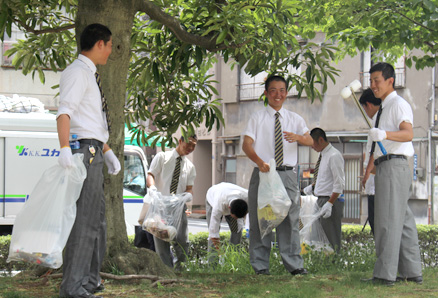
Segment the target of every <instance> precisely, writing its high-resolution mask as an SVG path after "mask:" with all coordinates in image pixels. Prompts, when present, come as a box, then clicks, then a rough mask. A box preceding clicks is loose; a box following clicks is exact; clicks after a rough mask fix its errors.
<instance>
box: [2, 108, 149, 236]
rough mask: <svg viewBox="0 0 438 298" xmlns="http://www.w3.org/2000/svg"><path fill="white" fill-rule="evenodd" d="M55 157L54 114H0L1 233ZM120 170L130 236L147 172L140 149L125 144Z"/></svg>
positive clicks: (133, 230)
mask: <svg viewBox="0 0 438 298" xmlns="http://www.w3.org/2000/svg"><path fill="white" fill-rule="evenodd" d="M58 155H59V142H58V136H57V132H56V119H55V115H53V114H48V113H8V112H0V232H1V233H3V234H6V233H10V232H11V231H12V226H13V224H14V220H15V216H16V215H17V213H18V212H19V211H20V209H21V208H22V207H23V206H24V204H25V202H26V200H27V199H28V197H29V194H30V193H31V192H32V190H33V188H34V187H35V185H36V183H37V182H38V180H39V179H40V177H41V175H42V173H43V172H44V171H45V170H46V169H47V168H49V167H51V166H52V165H54V164H56V163H57V162H58ZM124 169H125V173H124V180H123V181H124V188H123V205H124V210H125V221H126V228H127V232H128V235H133V234H134V233H135V228H134V227H135V225H138V222H137V220H138V217H139V214H140V211H141V209H142V206H143V197H144V195H145V194H146V179H145V177H146V176H145V174H146V173H147V169H148V163H147V159H146V156H145V154H144V152H143V150H142V149H141V148H140V147H137V146H131V145H125V150H124ZM133 175H136V177H133ZM133 178H135V180H134V179H133Z"/></svg>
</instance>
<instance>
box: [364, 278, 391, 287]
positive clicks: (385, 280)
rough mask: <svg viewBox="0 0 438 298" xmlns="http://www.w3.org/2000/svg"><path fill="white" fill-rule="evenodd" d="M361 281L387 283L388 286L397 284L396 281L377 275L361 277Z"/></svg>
mask: <svg viewBox="0 0 438 298" xmlns="http://www.w3.org/2000/svg"><path fill="white" fill-rule="evenodd" d="M360 281H362V282H367V283H373V284H380V285H385V286H388V287H392V286H393V285H394V284H395V281H392V280H387V279H383V278H377V277H373V278H366V279H361V280H360Z"/></svg>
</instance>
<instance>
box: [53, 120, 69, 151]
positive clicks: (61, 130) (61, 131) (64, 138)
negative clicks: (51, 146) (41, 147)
mask: <svg viewBox="0 0 438 298" xmlns="http://www.w3.org/2000/svg"><path fill="white" fill-rule="evenodd" d="M56 125H57V130H58V139H59V145H60V146H61V148H64V147H69V146H70V143H69V139H70V117H69V116H68V115H67V114H61V115H59V116H58V118H57V119H56Z"/></svg>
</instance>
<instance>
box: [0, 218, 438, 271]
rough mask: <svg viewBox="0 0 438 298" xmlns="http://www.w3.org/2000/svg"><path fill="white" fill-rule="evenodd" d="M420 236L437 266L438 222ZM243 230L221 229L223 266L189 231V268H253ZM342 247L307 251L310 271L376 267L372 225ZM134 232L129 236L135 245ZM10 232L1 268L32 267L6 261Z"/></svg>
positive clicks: (352, 228)
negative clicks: (234, 237) (236, 235)
mask: <svg viewBox="0 0 438 298" xmlns="http://www.w3.org/2000/svg"><path fill="white" fill-rule="evenodd" d="M417 230H418V239H419V243H420V252H421V260H422V263H423V267H437V266H438V265H437V264H438V225H417ZM245 234H246V233H245V232H244V233H243V237H242V243H241V244H240V245H239V246H236V247H235V246H232V245H229V244H228V241H229V238H230V232H222V233H220V238H221V243H222V246H221V251H220V252H219V253H220V257H219V263H220V264H221V266H217V267H215V268H211V267H209V266H208V264H207V259H208V257H209V256H208V252H207V250H208V248H207V244H208V240H207V238H208V233H207V232H201V233H197V234H190V235H189V241H190V246H189V256H188V260H189V263H188V264H186V269H187V270H188V271H194V270H198V271H201V272H216V273H218V272H237V271H239V272H241V273H246V272H253V271H252V269H251V266H250V265H249V253H248V247H249V240H248V238H246V235H245ZM342 239H343V240H342V249H341V252H340V253H339V254H327V253H325V252H319V251H312V250H310V252H309V253H307V254H304V255H303V258H304V262H305V267H306V268H308V269H309V270H310V272H320V273H322V272H328V271H333V270H339V271H342V270H345V271H357V272H362V271H370V270H372V268H373V267H374V262H375V260H376V257H375V249H374V239H373V235H372V234H371V230H370V228H369V226H367V227H366V228H365V229H364V230H363V231H362V226H361V225H343V226H342ZM133 240H134V236H130V237H128V241H129V242H130V243H131V244H132V245H133ZM10 241H11V236H0V269H3V270H7V271H12V270H23V269H26V268H29V267H30V265H29V264H27V263H24V262H11V263H6V259H7V257H8V254H9V243H10ZM273 244H274V247H273V249H272V250H271V257H270V258H271V261H270V263H271V268H270V270H271V273H273V274H283V273H285V269H284V266H282V261H281V257H280V254H279V252H278V248H276V247H275V243H273Z"/></svg>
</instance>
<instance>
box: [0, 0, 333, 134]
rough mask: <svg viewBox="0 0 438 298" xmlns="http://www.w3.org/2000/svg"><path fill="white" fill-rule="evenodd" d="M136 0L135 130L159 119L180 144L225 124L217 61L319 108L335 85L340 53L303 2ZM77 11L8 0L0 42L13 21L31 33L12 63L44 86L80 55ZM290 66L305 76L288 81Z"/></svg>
mask: <svg viewBox="0 0 438 298" xmlns="http://www.w3.org/2000/svg"><path fill="white" fill-rule="evenodd" d="M100 2H102V3H104V2H105V1H100ZM131 2H133V3H134V5H135V8H136V11H137V13H136V15H135V18H134V26H133V30H132V34H131V38H130V45H129V47H130V54H131V59H130V65H129V79H128V83H127V86H126V87H127V94H128V96H127V104H126V115H127V122H128V123H131V122H138V120H146V119H152V120H153V121H154V125H155V126H156V127H157V132H154V133H151V134H150V135H149V137H150V138H153V137H154V136H155V135H156V134H158V133H164V134H165V135H166V136H167V137H168V141H170V142H172V140H171V136H172V134H173V133H174V132H175V131H176V130H177V129H178V128H179V127H182V128H183V129H182V132H183V134H185V133H186V132H188V131H193V130H194V128H195V127H196V126H199V125H200V124H201V123H202V122H204V121H205V124H206V126H207V128H208V129H212V128H213V127H214V124H216V126H217V127H219V124H220V123H221V122H222V123H223V119H222V114H221V111H220V109H219V104H220V101H219V100H218V99H213V97H214V95H217V91H216V89H215V88H214V83H215V82H214V81H212V80H211V75H209V73H208V71H209V69H210V68H211V66H212V64H213V63H214V62H216V54H220V55H222V56H223V58H224V60H225V61H233V62H235V63H237V64H238V65H239V66H240V67H242V68H243V69H244V70H245V71H246V72H247V73H248V74H250V75H255V74H257V73H259V72H261V71H268V72H269V73H283V74H285V75H286V77H287V79H288V80H289V81H290V82H291V84H290V85H291V87H292V86H296V87H297V90H298V94H299V96H304V95H306V96H308V97H309V98H310V99H311V100H312V101H313V100H314V99H315V98H319V99H321V92H322V93H324V92H325V90H326V88H327V81H328V80H329V79H331V80H333V81H334V80H335V78H334V77H335V75H336V74H337V71H336V69H335V68H333V67H332V66H331V65H330V62H331V60H332V59H333V58H334V52H333V51H334V47H332V46H330V45H329V44H322V45H321V44H315V43H312V42H310V41H309V40H311V39H312V38H313V37H314V36H315V32H314V31H312V30H308V28H307V27H305V26H300V25H299V24H304V23H305V22H306V17H305V16H304V14H303V13H302V11H303V10H302V3H301V1H296V0H291V1H273V0H250V1H240V0H235V1H221V0H217V1H211V0H184V1H183V0H179V1H173V0H172V1H147V0H136V1H131ZM79 3H80V0H79ZM77 9H78V2H77V0H61V1H60V0H44V1H36V0H25V1H20V0H11V1H9V0H8V1H3V2H2V4H1V13H0V34H1V35H0V36H1V37H2V38H3V37H4V33H6V34H8V35H10V33H11V25H12V24H15V25H16V26H18V28H19V29H20V30H23V31H24V32H26V39H25V40H21V41H19V42H18V43H17V45H16V46H15V47H14V48H13V49H12V50H10V51H9V52H8V54H15V58H14V60H13V64H14V65H15V66H16V67H17V68H18V67H22V71H23V73H25V74H27V73H32V75H35V74H38V76H39V78H40V80H41V81H42V82H44V73H43V69H52V70H54V71H57V70H59V69H63V68H65V67H66V65H68V64H69V63H70V62H71V61H72V60H73V59H74V58H75V56H76V51H75V48H76V41H75V32H74V30H73V28H75V25H76V24H75V20H76V14H77ZM108 25H109V27H110V28H111V24H108ZM289 65H292V66H293V67H296V68H300V69H303V72H304V73H303V74H287V71H286V69H287V67H288V66H289ZM105 93H106V94H107V92H105ZM119 100H120V99H119ZM145 107H146V108H145ZM163 143H164V142H163Z"/></svg>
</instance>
